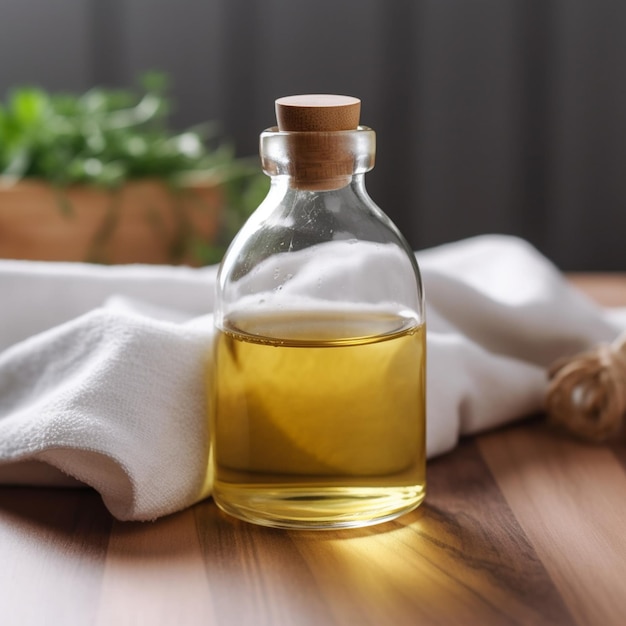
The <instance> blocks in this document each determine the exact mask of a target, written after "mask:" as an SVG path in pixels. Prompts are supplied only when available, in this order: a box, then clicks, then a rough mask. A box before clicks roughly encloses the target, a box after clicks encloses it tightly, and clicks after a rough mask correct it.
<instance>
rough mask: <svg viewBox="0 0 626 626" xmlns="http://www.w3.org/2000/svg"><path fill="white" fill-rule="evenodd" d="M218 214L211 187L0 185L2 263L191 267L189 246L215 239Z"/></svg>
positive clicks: (149, 183) (214, 190)
mask: <svg viewBox="0 0 626 626" xmlns="http://www.w3.org/2000/svg"><path fill="white" fill-rule="evenodd" d="M221 208H222V194H221V190H220V187H219V185H213V184H206V185H194V186H193V187H185V188H184V189H180V190H171V189H169V188H168V187H167V186H166V185H164V184H163V183H161V182H158V181H137V182H129V183H127V184H126V185H125V186H124V187H122V188H121V189H119V190H117V191H106V190H99V189H96V188H91V187H69V188H67V189H62V190H57V189H54V188H52V187H50V186H49V185H47V184H45V183H43V182H38V181H22V182H19V183H17V184H15V185H12V186H8V187H0V258H12V259H34V260H46V261H86V262H94V263H162V264H165V263H168V264H169V263H187V264H192V265H193V264H195V258H194V255H193V246H194V245H196V244H197V243H198V242H201V243H210V242H211V241H212V240H213V238H214V237H215V235H216V233H217V231H218V228H219V221H220V218H221Z"/></svg>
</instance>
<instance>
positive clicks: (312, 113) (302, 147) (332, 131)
mask: <svg viewBox="0 0 626 626" xmlns="http://www.w3.org/2000/svg"><path fill="white" fill-rule="evenodd" d="M360 114H361V101H360V100H359V99H358V98H353V97H351V96H337V95H332V94H308V95H299V96H287V97H284V98H278V100H276V120H277V122H278V130H279V131H282V132H288V133H293V134H292V135H290V136H289V137H288V139H287V145H288V152H289V155H290V158H291V161H292V166H291V175H292V180H291V184H292V185H293V186H294V187H298V188H301V189H318V190H324V189H336V188H339V187H342V186H344V185H346V184H348V183H349V182H350V176H351V174H352V172H353V169H354V164H355V155H354V152H353V150H352V142H351V141H350V140H349V138H347V137H346V136H345V131H356V130H357V128H358V126H359V117H360Z"/></svg>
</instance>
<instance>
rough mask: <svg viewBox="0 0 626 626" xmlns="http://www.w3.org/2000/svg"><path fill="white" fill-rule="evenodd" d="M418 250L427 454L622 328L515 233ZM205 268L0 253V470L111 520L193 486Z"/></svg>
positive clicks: (204, 489)
mask: <svg viewBox="0 0 626 626" xmlns="http://www.w3.org/2000/svg"><path fill="white" fill-rule="evenodd" d="M417 257H418V261H419V263H420V266H421V269H422V274H423V278H424V283H425V288H426V294H427V308H428V314H427V320H428V321H427V326H428V338H427V341H428V376H427V380H428V383H427V384H428V390H427V391H428V400H427V415H428V428H427V432H428V435H427V450H428V455H429V457H433V456H435V455H438V454H442V453H444V452H447V451H449V450H451V449H452V448H454V446H455V445H456V443H457V441H458V439H459V437H461V436H463V435H469V434H473V433H477V432H480V431H483V430H486V429H488V428H492V427H495V426H497V425H500V424H503V423H506V422H509V421H511V420H514V419H518V418H522V417H524V416H528V415H531V414H533V413H536V412H537V411H540V410H541V408H542V401H543V396H544V393H545V387H546V378H545V368H546V366H547V365H549V364H550V363H551V361H552V360H554V359H555V358H557V357H560V356H563V355H565V354H571V353H574V352H577V351H579V350H581V349H585V348H587V347H589V346H591V345H593V344H595V343H597V342H600V341H610V340H612V339H613V338H614V337H615V336H616V335H617V334H619V332H621V331H622V330H623V329H625V328H626V315H625V314H624V313H625V312H624V311H609V310H604V309H602V308H600V307H598V306H596V305H595V304H593V303H592V302H590V301H589V300H588V299H587V298H585V297H584V296H583V295H582V294H580V293H579V292H577V291H576V290H575V289H574V288H572V287H571V286H570V285H569V284H568V283H567V281H566V280H565V279H564V278H563V276H562V275H561V274H560V273H559V271H558V270H557V269H556V268H555V267H554V266H553V265H552V264H551V263H550V262H549V261H548V260H547V259H545V258H544V257H543V256H541V255H540V254H539V253H538V252H537V251H536V250H535V249H534V248H532V247H531V246H530V245H529V244H527V243H526V242H524V241H522V240H519V239H516V238H512V237H505V236H495V235H494V236H484V237H478V238H474V239H469V240H466V241H462V242H458V243H454V244H449V245H446V246H441V247H438V248H434V249H431V250H426V251H423V252H420V253H418V255H417ZM215 278H216V268H215V267H211V268H204V269H189V268H175V267H157V266H114V267H103V266H93V265H86V264H70V263H41V262H28V261H10V260H4V261H0V483H5V484H37V485H69V484H81V483H84V484H87V485H90V486H92V487H94V488H95V489H97V490H98V491H99V492H100V494H101V495H102V498H103V500H104V502H105V504H106V506H107V507H108V508H109V510H110V511H111V513H112V514H113V515H114V516H115V517H116V518H118V519H120V520H149V519H154V518H157V517H159V516H162V515H166V514H168V513H172V512H174V511H177V510H180V509H183V508H185V507H187V506H189V505H191V504H193V503H194V502H197V501H198V500H200V499H202V498H204V497H207V496H208V495H209V494H210V488H211V485H210V482H209V481H208V479H207V477H206V463H207V450H208V443H209V436H210V433H209V432H208V425H207V420H206V417H205V416H206V381H205V368H206V360H207V358H209V355H210V345H211V341H212V316H211V311H212V306H213V295H214V285H215Z"/></svg>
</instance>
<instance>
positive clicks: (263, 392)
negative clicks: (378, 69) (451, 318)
mask: <svg viewBox="0 0 626 626" xmlns="http://www.w3.org/2000/svg"><path fill="white" fill-rule="evenodd" d="M277 113H278V118H279V128H271V129H268V130H267V131H265V132H264V133H263V134H262V135H261V157H262V162H263V168H264V170H265V172H266V173H268V174H269V175H270V177H271V188H270V192H269V194H268V196H267V198H266V199H265V201H264V202H263V203H262V204H261V206H260V207H259V208H258V209H257V211H256V212H255V213H254V214H253V215H252V217H251V218H250V219H249V220H248V222H247V223H246V224H245V225H244V227H243V229H242V230H241V231H240V233H239V234H238V235H237V237H236V238H235V240H234V241H233V243H232V244H231V246H230V248H229V250H228V252H227V253H226V255H225V257H224V259H223V261H222V264H221V266H220V270H219V274H218V286H217V293H216V305H215V332H216V335H215V343H214V359H213V367H212V372H211V375H210V381H209V398H210V400H209V416H210V433H211V452H210V463H211V470H212V475H213V479H214V486H213V497H214V499H215V501H216V503H217V504H218V506H219V507H220V508H222V509H223V510H224V511H226V512H228V513H230V514H232V515H234V516H236V517H238V518H241V519H244V520H246V521H249V522H254V523H258V524H264V525H268V526H276V527H283V528H340V527H350V526H363V525H367V524H374V523H377V522H382V521H385V520H388V519H392V518H394V517H397V516H398V515H400V514H402V513H405V512H408V511H410V510H412V509H414V508H415V507H417V506H418V505H419V504H420V503H421V502H422V500H423V499H424V496H425V483H426V477H425V466H426V459H425V429H426V417H425V393H426V392H425V358H426V354H425V351H426V346H425V323H424V301H423V290H422V284H421V279H420V275H419V269H418V267H417V264H416V261H415V257H414V255H413V253H412V252H411V250H410V248H409V246H408V245H407V243H406V241H405V240H404V238H403V237H402V235H401V234H400V233H399V231H398V229H397V228H396V227H395V226H394V225H393V224H392V222H391V221H390V220H389V218H388V217H387V216H386V215H385V214H384V213H383V212H382V211H381V210H380V209H379V208H378V207H377V206H376V205H375V204H374V203H373V201H372V200H371V198H370V197H369V196H368V194H367V192H366V190H365V186H364V182H363V179H364V173H365V172H366V171H368V170H369V169H371V167H372V166H373V162H374V152H375V148H374V142H375V135H374V132H373V131H372V130H371V129H369V128H366V127H363V126H358V113H359V101H358V100H356V99H355V98H347V97H343V96H326V95H321V96H297V97H291V98H285V99H280V100H278V101H277Z"/></svg>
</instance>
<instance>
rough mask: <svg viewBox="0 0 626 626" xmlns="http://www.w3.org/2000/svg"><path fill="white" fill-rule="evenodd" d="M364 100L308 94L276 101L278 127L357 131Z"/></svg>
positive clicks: (296, 129)
mask: <svg viewBox="0 0 626 626" xmlns="http://www.w3.org/2000/svg"><path fill="white" fill-rule="evenodd" d="M360 114H361V101H360V100H359V99H358V98H353V97H351V96H335V95H332V94H309V95H303V96H287V97H285V98H278V100H276V120H277V121H278V130H282V131H296V132H297V131H300V132H307V131H312V132H316V131H317V132H333V131H341V130H355V129H356V128H357V126H358V125H359V117H360Z"/></svg>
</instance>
